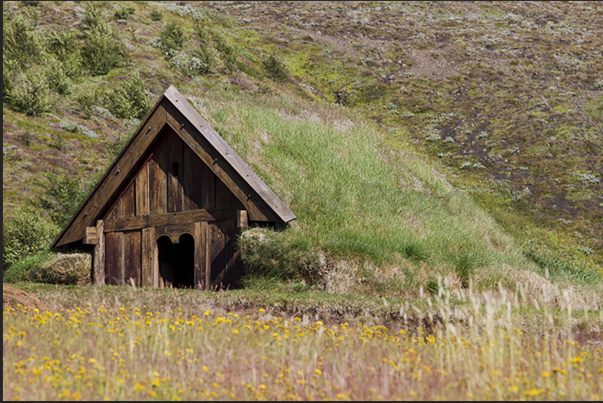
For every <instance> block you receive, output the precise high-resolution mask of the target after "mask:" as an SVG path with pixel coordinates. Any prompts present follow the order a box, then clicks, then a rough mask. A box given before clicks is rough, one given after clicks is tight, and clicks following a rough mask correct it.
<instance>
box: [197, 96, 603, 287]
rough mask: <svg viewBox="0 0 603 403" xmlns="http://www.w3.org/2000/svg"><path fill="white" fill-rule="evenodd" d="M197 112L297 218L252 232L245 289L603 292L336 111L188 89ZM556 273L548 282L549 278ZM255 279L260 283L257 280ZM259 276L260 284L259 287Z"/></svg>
mask: <svg viewBox="0 0 603 403" xmlns="http://www.w3.org/2000/svg"><path fill="white" fill-rule="evenodd" d="M185 93H188V98H189V100H190V101H191V103H192V104H193V105H195V107H196V108H197V109H198V110H199V111H200V112H201V113H202V114H203V115H204V116H205V117H206V118H207V119H208V120H209V121H210V123H211V124H212V126H213V127H214V128H215V129H216V130H217V131H218V132H219V133H220V134H221V135H222V136H223V137H224V138H225V139H226V141H227V142H229V143H230V144H232V145H233V148H234V149H235V150H236V151H237V152H238V153H239V154H240V155H241V156H242V157H243V159H244V160H246V161H248V163H249V164H250V165H251V167H252V168H253V169H254V170H255V171H256V172H258V174H259V175H260V176H261V177H262V178H263V179H264V180H265V181H266V183H267V184H268V186H269V187H271V188H272V189H273V190H274V191H275V192H276V193H277V194H278V195H279V197H281V198H282V199H283V200H284V201H285V202H286V203H287V204H288V205H289V206H290V208H291V209H292V210H293V211H294V212H295V214H296V215H297V217H298V219H297V220H296V221H294V222H293V223H292V225H291V226H290V227H288V228H285V229H283V230H281V231H274V230H269V229H264V228H259V227H258V228H252V229H250V230H248V231H247V232H246V233H245V234H244V236H243V237H242V240H241V242H240V248H241V250H242V252H243V256H244V258H245V260H246V261H247V263H248V264H249V266H250V270H251V277H248V278H247V281H246V284H247V285H255V286H258V284H264V285H265V286H267V287H273V285H271V283H270V281H268V282H265V279H266V277H267V278H270V279H276V278H279V279H287V280H293V281H294V282H299V283H300V284H301V285H303V284H306V285H313V284H314V285H317V286H318V288H320V289H324V290H326V291H330V292H337V293H363V294H369V295H391V296H394V295H395V296H401V295H419V294H420V293H422V292H425V293H427V292H432V293H436V294H437V293H438V289H439V288H440V287H444V288H447V289H457V290H460V291H459V292H463V290H466V289H468V288H469V287H470V286H472V287H474V288H475V289H477V290H482V289H490V290H492V289H498V288H499V287H503V288H506V289H509V290H512V291H516V290H517V289H518V287H520V283H521V284H523V285H522V287H525V288H526V290H525V291H526V292H529V293H532V294H533V295H534V297H535V298H540V297H541V296H542V290H543V287H545V288H547V289H550V293H551V295H550V296H549V297H550V298H554V296H553V294H555V293H557V294H559V290H558V289H556V287H555V285H554V284H553V283H552V282H551V280H552V281H553V282H554V283H556V284H560V285H562V286H567V285H569V284H570V283H573V284H578V285H583V286H586V285H588V286H593V287H598V286H600V276H599V274H598V273H596V272H586V273H585V274H584V278H581V279H578V278H572V277H571V275H572V273H571V272H569V270H564V269H563V267H561V266H559V267H553V266H552V265H549V266H546V265H544V264H543V265H541V266H539V265H537V264H534V263H533V262H532V261H531V260H529V259H527V258H526V257H525V256H524V255H523V254H522V252H521V250H520V248H518V247H517V245H515V244H514V242H513V240H512V239H511V238H510V237H509V236H507V235H506V234H505V233H504V231H503V230H501V228H499V226H498V225H497V224H496V223H495V222H494V221H493V220H492V218H490V217H489V216H488V214H486V213H485V212H484V211H483V210H482V209H481V208H479V207H477V206H476V205H475V203H474V202H472V200H471V199H470V198H469V197H467V196H466V195H465V194H464V193H463V192H458V191H456V190H455V189H453V188H452V187H451V186H450V185H449V184H448V182H447V181H446V179H445V178H444V177H443V176H442V175H440V174H438V173H437V172H436V171H435V170H434V169H433V168H432V167H431V165H430V164H429V162H428V161H427V160H425V159H424V158H421V157H420V156H418V155H416V154H414V153H413V152H412V149H410V148H409V149H406V150H401V151H393V150H392V149H391V148H389V147H388V146H387V145H386V144H385V142H384V140H383V139H382V137H381V135H380V133H379V132H378V130H377V129H376V127H375V125H373V124H372V123H368V122H366V121H364V120H362V119H358V118H356V117H354V116H353V115H352V114H351V113H349V112H348V111H346V110H345V109H343V108H340V107H337V106H324V105H323V106H320V105H316V104H313V103H308V102H305V101H300V100H298V99H295V98H292V97H288V96H286V95H283V96H274V95H265V96H260V97H258V96H250V95H248V94H246V93H244V92H232V91H224V90H216V91H210V92H204V93H203V94H202V95H201V93H199V92H198V90H196V89H195V88H194V87H191V88H187V89H185ZM547 276H548V278H545V277H547ZM258 277H259V278H258ZM262 278H263V279H264V280H262Z"/></svg>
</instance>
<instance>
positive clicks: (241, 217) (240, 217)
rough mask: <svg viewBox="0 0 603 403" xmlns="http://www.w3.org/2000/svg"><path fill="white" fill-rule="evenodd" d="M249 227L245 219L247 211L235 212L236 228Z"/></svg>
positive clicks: (247, 220)
mask: <svg viewBox="0 0 603 403" xmlns="http://www.w3.org/2000/svg"><path fill="white" fill-rule="evenodd" d="M247 227H249V219H248V218H247V210H239V211H237V228H247Z"/></svg>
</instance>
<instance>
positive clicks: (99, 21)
mask: <svg viewBox="0 0 603 403" xmlns="http://www.w3.org/2000/svg"><path fill="white" fill-rule="evenodd" d="M82 23H83V24H84V25H85V26H87V27H88V28H89V29H95V28H97V27H98V26H100V25H103V24H105V17H104V16H103V13H101V11H100V9H99V8H98V7H97V6H96V5H95V4H94V3H87V4H86V15H84V19H83V20H82Z"/></svg>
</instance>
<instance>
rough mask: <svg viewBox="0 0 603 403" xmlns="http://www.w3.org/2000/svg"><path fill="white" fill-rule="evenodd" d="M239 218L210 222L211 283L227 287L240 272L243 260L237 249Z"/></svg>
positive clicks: (214, 285) (213, 286) (213, 287)
mask: <svg viewBox="0 0 603 403" xmlns="http://www.w3.org/2000/svg"><path fill="white" fill-rule="evenodd" d="M236 234H237V220H236V218H235V219H230V220H222V221H215V222H210V223H208V253H209V265H208V269H209V273H210V274H209V285H210V288H211V289H216V288H220V287H226V286H227V285H228V284H230V283H231V282H232V281H233V280H234V279H235V278H236V277H237V276H238V275H239V274H240V271H241V269H242V266H241V265H242V262H241V259H240V256H239V252H238V251H237V250H236Z"/></svg>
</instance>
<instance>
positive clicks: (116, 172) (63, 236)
mask: <svg viewBox="0 0 603 403" xmlns="http://www.w3.org/2000/svg"><path fill="white" fill-rule="evenodd" d="M163 102H164V97H162V98H161V99H160V100H159V101H158V102H157V104H156V105H155V107H154V108H153V109H152V111H151V113H150V114H149V116H148V117H147V119H146V120H145V121H144V122H143V124H141V126H140V127H139V128H138V130H137V131H136V133H134V135H133V136H132V138H131V139H130V141H129V143H128V144H127V145H126V146H125V147H124V149H123V151H122V152H121V153H120V155H119V156H118V157H117V158H116V159H115V161H114V162H113V164H111V166H110V167H109V169H108V170H107V173H106V174H105V176H104V177H103V178H102V179H101V180H100V181H99V183H98V184H97V185H96V187H95V188H94V189H93V190H92V192H91V193H90V194H89V195H88V197H87V198H86V200H85V201H84V203H82V206H81V207H80V209H79V210H78V212H77V213H76V214H75V215H74V216H73V218H72V219H71V220H70V221H69V223H68V224H67V225H66V226H65V228H64V229H63V231H61V233H60V234H59V235H58V236H57V239H56V240H55V241H54V242H53V244H52V247H54V248H56V247H60V246H63V245H67V244H69V243H72V242H76V241H79V240H81V234H82V231H83V230H84V228H86V227H91V226H92V225H94V223H95V222H96V220H97V219H101V218H102V217H100V215H101V212H102V210H103V209H105V208H106V207H107V204H109V203H110V202H111V199H112V198H114V197H115V195H116V194H118V192H119V189H120V187H121V186H123V184H124V182H125V181H127V178H128V177H129V176H130V175H131V174H132V173H133V172H135V171H134V170H135V168H136V166H137V165H138V164H139V163H140V162H141V159H142V158H143V157H144V155H145V154H146V153H147V150H148V149H149V148H150V147H151V146H152V144H153V143H154V141H155V140H156V139H157V136H158V134H159V132H160V131H161V130H162V129H163V128H164V126H165V124H166V112H165V106H164V105H162V103H163Z"/></svg>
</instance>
